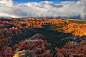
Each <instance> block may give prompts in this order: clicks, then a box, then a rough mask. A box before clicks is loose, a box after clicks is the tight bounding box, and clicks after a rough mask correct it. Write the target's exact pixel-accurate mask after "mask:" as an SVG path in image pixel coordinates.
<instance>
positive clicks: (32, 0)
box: [13, 0, 77, 4]
mask: <svg viewBox="0 0 86 57" xmlns="http://www.w3.org/2000/svg"><path fill="white" fill-rule="evenodd" d="M13 1H15V2H17V3H19V4H20V3H28V2H38V3H39V2H41V1H52V2H53V3H54V4H57V3H59V4H60V2H62V1H75V2H76V1H77V0H13Z"/></svg>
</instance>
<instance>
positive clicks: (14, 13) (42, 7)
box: [0, 0, 86, 19]
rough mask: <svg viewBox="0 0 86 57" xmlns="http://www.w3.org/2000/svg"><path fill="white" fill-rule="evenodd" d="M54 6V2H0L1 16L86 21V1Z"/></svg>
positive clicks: (5, 0) (9, 0)
mask: <svg viewBox="0 0 86 57" xmlns="http://www.w3.org/2000/svg"><path fill="white" fill-rule="evenodd" d="M60 3H61V4H54V3H53V2H52V1H40V2H39V3H37V2H31V3H30V2H28V3H23V4H17V3H16V2H14V1H12V0H0V16H5V17H12V18H26V17H60V18H64V17H65V18H81V19H85V15H86V0H81V1H77V2H74V1H65V2H60Z"/></svg>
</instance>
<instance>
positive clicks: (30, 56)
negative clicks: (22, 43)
mask: <svg viewBox="0 0 86 57" xmlns="http://www.w3.org/2000/svg"><path fill="white" fill-rule="evenodd" d="M13 57H36V54H35V52H34V51H30V50H23V51H19V52H18V53H16V54H15V55H14V56H13Z"/></svg>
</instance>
